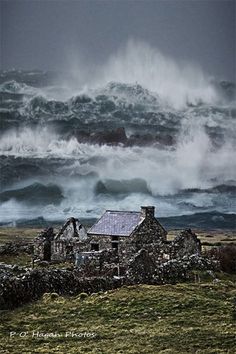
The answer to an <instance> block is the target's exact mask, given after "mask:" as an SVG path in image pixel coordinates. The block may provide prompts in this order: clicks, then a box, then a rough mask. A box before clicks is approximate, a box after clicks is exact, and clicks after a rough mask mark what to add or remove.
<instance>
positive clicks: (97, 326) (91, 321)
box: [0, 280, 236, 354]
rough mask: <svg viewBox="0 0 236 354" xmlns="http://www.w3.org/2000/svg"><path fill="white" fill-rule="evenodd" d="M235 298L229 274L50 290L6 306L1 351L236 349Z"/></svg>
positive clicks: (75, 353)
mask: <svg viewBox="0 0 236 354" xmlns="http://www.w3.org/2000/svg"><path fill="white" fill-rule="evenodd" d="M235 300H236V286H235V283H234V282H232V281H229V280H224V281H221V282H219V283H217V284H213V283H202V284H201V283H200V284H178V285H162V286H151V285H137V286H130V287H123V288H121V289H118V290H112V291H108V292H106V293H103V294H101V293H100V294H93V295H90V296H86V294H82V295H80V296H77V297H72V298H63V297H58V296H57V295H54V296H53V295H52V296H51V295H50V294H45V295H44V297H43V298H42V299H41V300H40V301H38V302H36V303H32V304H28V305H26V306H24V307H22V308H18V309H16V310H14V311H5V312H3V313H1V322H0V323H1V324H0V333H1V334H0V336H1V341H0V343H1V344H0V353H4V354H19V353H47V354H51V353H58V354H59V353H61V354H65V353H68V354H80V353H91V354H115V353H119V354H129V353H130V354H134V353H135V354H141V353H143V354H144V353H145V354H147V353H148V354H157V353H176V354H177V353H181V354H184V353H199V354H200V353H202V354H206V353H235V352H236V331H235V325H236V312H235V310H234V306H233V305H234V302H235ZM10 332H15V335H14V336H12V337H10ZM24 332H25V333H24ZM50 333H51V334H50ZM48 334H49V335H51V337H46V336H47V335H48ZM20 335H23V336H24V337H20ZM45 335H46V336H45ZM40 336H41V337H40ZM88 336H90V337H88Z"/></svg>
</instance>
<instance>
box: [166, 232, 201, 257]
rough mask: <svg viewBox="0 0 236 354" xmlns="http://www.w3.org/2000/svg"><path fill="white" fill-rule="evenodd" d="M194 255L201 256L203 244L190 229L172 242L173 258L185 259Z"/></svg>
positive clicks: (171, 252)
mask: <svg viewBox="0 0 236 354" xmlns="http://www.w3.org/2000/svg"><path fill="white" fill-rule="evenodd" d="M192 254H198V255H200V254H201V242H200V240H199V239H198V238H197V235H196V234H195V233H193V232H192V231H191V230H190V229H188V230H184V231H182V232H180V233H179V235H178V236H177V237H176V238H175V239H174V240H173V241H172V243H171V248H170V256H171V258H183V257H184V256H190V255H192Z"/></svg>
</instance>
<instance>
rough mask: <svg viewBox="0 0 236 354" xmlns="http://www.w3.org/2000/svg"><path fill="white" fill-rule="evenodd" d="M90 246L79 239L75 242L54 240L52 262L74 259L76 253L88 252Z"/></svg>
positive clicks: (75, 239) (74, 240)
mask: <svg viewBox="0 0 236 354" xmlns="http://www.w3.org/2000/svg"><path fill="white" fill-rule="evenodd" d="M88 248H89V245H88V243H87V242H86V241H84V242H83V241H80V240H79V238H74V239H73V240H67V241H65V240H61V239H59V240H54V241H52V260H57V261H65V260H68V259H71V258H74V254H75V253H76V252H84V251H87V250H88Z"/></svg>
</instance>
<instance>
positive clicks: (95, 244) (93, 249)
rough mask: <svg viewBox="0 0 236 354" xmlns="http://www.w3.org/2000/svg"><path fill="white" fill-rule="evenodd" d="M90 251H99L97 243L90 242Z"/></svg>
mask: <svg viewBox="0 0 236 354" xmlns="http://www.w3.org/2000/svg"><path fill="white" fill-rule="evenodd" d="M91 251H99V244H98V243H91Z"/></svg>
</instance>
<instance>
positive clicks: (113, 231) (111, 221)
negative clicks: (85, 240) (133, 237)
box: [88, 210, 143, 236]
mask: <svg viewBox="0 0 236 354" xmlns="http://www.w3.org/2000/svg"><path fill="white" fill-rule="evenodd" d="M142 220H143V217H142V216H141V213H140V212H136V211H113V210H107V211H106V212H105V213H104V214H103V215H102V217H101V218H100V219H99V220H98V221H97V222H96V224H94V225H93V226H92V227H91V229H90V230H89V231H88V234H93V235H104V236H129V235H130V234H131V233H132V232H133V230H134V229H135V228H136V226H137V225H138V224H139V223H140V222H141V221H142Z"/></svg>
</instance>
